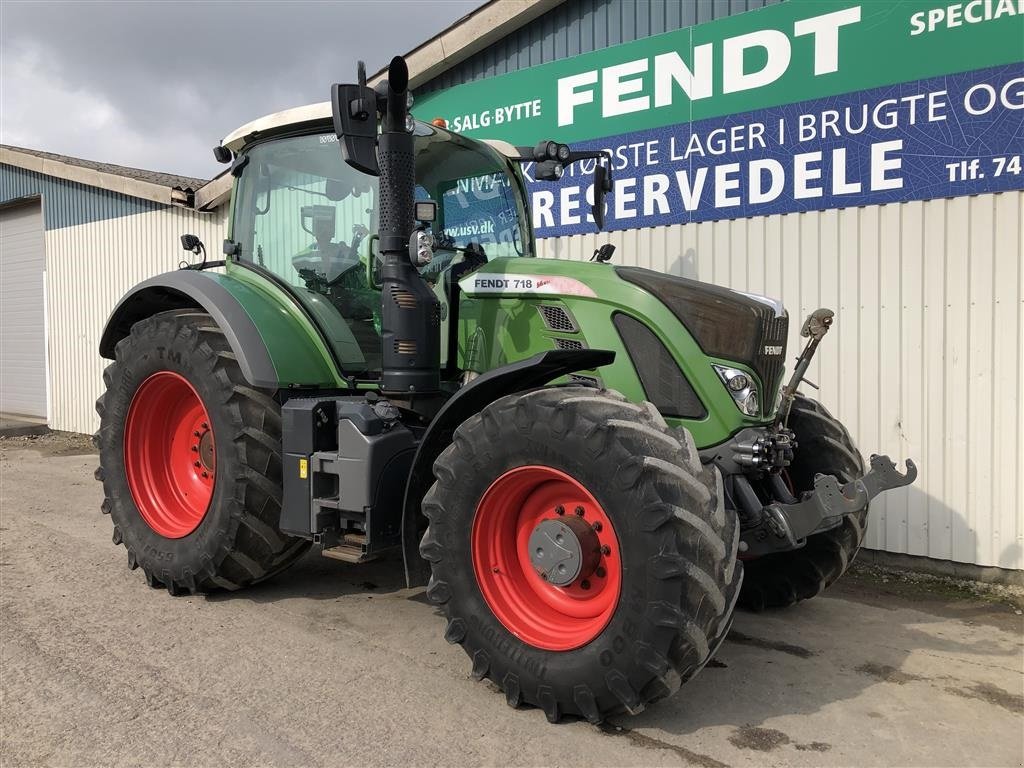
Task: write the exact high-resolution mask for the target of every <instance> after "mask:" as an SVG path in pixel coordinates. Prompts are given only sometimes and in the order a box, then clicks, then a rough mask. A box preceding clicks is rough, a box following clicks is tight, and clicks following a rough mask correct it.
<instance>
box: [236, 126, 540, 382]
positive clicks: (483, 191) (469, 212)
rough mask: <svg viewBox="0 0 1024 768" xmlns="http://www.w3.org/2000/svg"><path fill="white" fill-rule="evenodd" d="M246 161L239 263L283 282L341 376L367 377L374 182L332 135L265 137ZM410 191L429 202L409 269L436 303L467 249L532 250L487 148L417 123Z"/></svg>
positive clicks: (508, 181) (376, 355)
mask: <svg viewBox="0 0 1024 768" xmlns="http://www.w3.org/2000/svg"><path fill="white" fill-rule="evenodd" d="M246 157H247V158H248V162H247V164H246V165H245V167H244V168H243V170H242V175H241V178H240V179H239V181H238V183H237V185H236V188H235V199H234V212H233V217H232V222H231V238H232V240H233V241H234V242H235V244H236V246H237V248H238V249H239V250H238V254H239V259H240V260H241V261H244V262H247V263H249V264H252V265H255V266H257V267H260V268H262V269H265V270H267V271H269V272H272V273H273V274H274V275H276V276H277V277H279V278H280V279H282V280H283V281H284V282H285V283H287V284H288V285H289V286H290V287H291V288H292V290H293V292H294V293H295V294H296V295H297V296H298V298H299V300H300V301H301V302H302V303H303V304H304V305H305V306H306V308H307V309H308V310H309V311H310V313H311V314H312V315H313V316H314V317H315V319H316V320H317V323H318V325H319V326H320V327H321V330H322V331H323V332H324V335H325V337H327V340H328V342H329V343H330V344H331V345H332V346H333V348H334V350H335V352H336V354H337V356H338V359H339V362H340V363H341V365H342V367H343V368H344V369H345V372H346V373H349V374H355V375H359V374H366V375H373V374H375V373H376V372H379V370H380V291H379V286H378V285H377V284H376V281H377V280H378V279H379V278H378V276H377V270H376V266H377V256H376V250H377V249H376V245H377V236H376V235H377V213H378V211H377V208H378V181H379V180H378V179H377V178H376V177H374V176H368V175H365V174H362V173H359V172H358V171H356V170H354V169H352V168H351V167H349V166H348V165H347V164H346V163H345V162H344V161H343V160H342V157H341V150H340V148H339V147H338V140H337V137H336V136H335V135H334V134H333V133H317V134H311V135H306V136H293V137H288V138H281V139H275V140H272V141H268V142H265V143H262V144H257V145H255V146H253V147H252V148H251V149H250V150H249V151H248V152H246ZM416 196H417V199H431V200H435V201H437V204H438V212H437V220H436V221H435V222H434V223H433V224H432V225H431V229H432V232H433V234H434V239H435V242H436V246H435V256H434V260H433V261H432V262H431V263H430V264H428V265H427V266H426V267H424V268H423V269H421V273H422V274H423V276H424V278H425V279H426V280H427V281H428V282H430V283H432V284H434V285H435V290H436V291H437V292H438V295H439V298H440V299H441V300H442V302H446V301H447V298H446V295H445V294H444V291H442V290H441V287H442V286H443V284H444V280H443V275H444V273H445V272H446V271H447V270H448V269H450V268H451V267H452V266H454V265H456V264H458V263H460V262H461V261H463V260H464V257H465V249H466V248H467V247H468V246H471V245H474V244H475V245H479V246H481V247H482V249H483V253H484V255H485V257H486V259H488V260H489V259H492V258H499V257H509V256H528V255H532V252H531V251H532V242H531V240H530V236H531V235H530V230H529V228H528V227H527V224H526V222H527V221H528V219H527V218H526V211H525V208H524V205H523V201H524V199H525V193H524V191H523V187H522V179H521V177H519V175H518V174H517V173H516V172H515V171H514V170H513V168H512V166H511V164H510V163H508V162H507V161H506V160H505V159H504V158H503V157H502V156H500V155H499V154H498V153H496V152H495V151H493V150H492V149H491V148H490V147H487V146H486V145H481V144H478V143H475V142H470V141H468V140H466V139H464V138H462V137H460V136H457V135H454V134H450V133H447V132H445V131H438V130H435V129H434V128H432V127H431V126H427V125H424V124H422V123H419V124H417V132H416ZM472 250H473V249H471V251H472ZM443 314H447V313H443ZM442 347H443V345H442ZM445 357H446V355H445V354H444V353H442V358H445Z"/></svg>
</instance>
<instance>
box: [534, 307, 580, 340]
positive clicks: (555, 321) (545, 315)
mask: <svg viewBox="0 0 1024 768" xmlns="http://www.w3.org/2000/svg"><path fill="white" fill-rule="evenodd" d="M537 311H538V312H540V316H541V318H542V319H543V320H544V325H546V326H547V327H548V328H549V329H550V330H552V331H558V332H559V333H576V332H577V331H578V330H579V328H578V327H577V326H576V323H575V321H574V320H573V319H572V316H571V315H570V314H569V313H568V312H567V311H566V310H564V309H562V307H558V306H555V305H552V304H541V305H540V306H538V307H537Z"/></svg>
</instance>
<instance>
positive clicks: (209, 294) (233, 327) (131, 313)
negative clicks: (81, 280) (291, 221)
mask: <svg viewBox="0 0 1024 768" xmlns="http://www.w3.org/2000/svg"><path fill="white" fill-rule="evenodd" d="M186 307H195V308H197V309H202V310H203V311H204V312H207V313H208V314H209V315H210V316H211V317H212V318H213V320H214V321H215V322H216V323H217V326H218V327H219V328H220V330H221V331H223V333H224V335H225V337H226V339H227V342H228V344H229V345H230V346H231V351H232V352H234V354H235V358H236V359H237V361H238V365H239V367H240V368H241V371H242V375H243V376H244V377H245V380H246V381H247V382H249V383H250V384H252V385H253V386H255V387H263V388H267V389H279V388H282V387H288V386H292V385H301V386H311V387H335V386H339V385H343V380H341V379H340V377H338V376H337V375H336V374H335V371H334V367H333V365H332V363H331V361H330V359H329V356H328V353H327V352H326V349H325V348H324V347H323V345H322V343H319V344H318V343H317V341H318V340H317V339H316V338H315V336H314V335H313V334H315V331H314V332H313V333H311V332H310V329H309V328H308V327H307V325H308V324H304V323H303V322H302V321H301V320H300V319H299V318H298V317H296V313H295V312H294V311H289V310H291V307H282V306H281V302H280V301H279V300H278V299H277V298H275V297H274V296H273V295H272V294H271V293H270V292H269V291H268V292H264V291H261V290H258V289H257V288H256V287H254V286H253V285H250V284H249V283H248V282H242V281H240V280H237V279H234V278H232V277H230V276H229V275H220V274H216V273H212V272H197V271H193V270H184V269H183V270H178V271H176V272H167V273H165V274H162V275H157V276H156V277H152V278H150V279H149V280H145V281H143V282H141V283H139V284H138V285H136V286H135V287H134V288H132V289H131V290H130V291H129V292H128V293H127V294H126V295H125V297H124V298H123V299H121V301H120V302H118V304H117V306H116V307H115V308H114V311H113V312H112V313H111V314H110V318H109V319H108V320H107V324H106V326H105V327H104V329H103V336H102V337H101V339H100V349H99V351H100V355H101V356H103V357H105V358H109V359H111V360H112V359H114V350H115V348H116V346H117V343H118V342H119V341H121V339H123V338H125V337H126V336H127V335H128V334H129V333H130V332H131V328H132V326H133V325H134V324H135V323H137V322H138V321H140V320H143V319H145V318H147V317H150V316H151V315H154V314H156V313H158V312H164V311H167V310H171V309H180V308H186ZM282 310H284V311H282Z"/></svg>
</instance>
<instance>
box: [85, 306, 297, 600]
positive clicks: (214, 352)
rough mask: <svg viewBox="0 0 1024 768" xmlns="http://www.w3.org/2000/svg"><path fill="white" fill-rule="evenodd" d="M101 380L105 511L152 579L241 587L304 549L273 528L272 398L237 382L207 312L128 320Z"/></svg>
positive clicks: (276, 485)
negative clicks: (126, 330)
mask: <svg viewBox="0 0 1024 768" xmlns="http://www.w3.org/2000/svg"><path fill="white" fill-rule="evenodd" d="M103 378H104V383H105V384H106V387H107V390H106V392H105V393H104V395H103V396H102V397H101V398H100V399H99V400H98V401H97V403H96V410H97V412H98V413H99V414H100V430H99V432H98V433H97V434H96V443H97V446H98V448H99V449H100V468H99V469H98V470H97V472H96V476H97V478H98V479H100V480H102V481H103V490H104V496H105V498H104V500H103V506H102V510H103V511H104V512H106V513H109V514H110V516H111V518H112V521H113V523H114V534H113V539H114V543H115V544H124V546H125V548H126V549H127V550H128V564H129V566H130V567H131V568H133V569H134V568H137V567H139V566H141V567H142V569H143V571H144V572H145V574H146V580H147V581H148V582H149V584H150V585H151V586H154V587H166V588H167V589H168V591H170V592H171V593H172V594H177V593H179V592H206V591H211V590H215V589H238V588H239V587H243V586H246V585H249V584H253V583H255V582H258V581H261V580H263V579H266V578H268V577H270V576H272V575H273V574H275V573H277V572H279V571H281V570H283V569H284V568H286V567H287V566H289V565H290V564H291V563H293V562H294V561H295V560H296V559H297V558H298V557H299V556H300V555H301V554H302V553H303V552H305V550H306V549H307V548H308V546H309V544H308V542H306V541H305V540H303V539H296V538H293V537H290V536H286V535H284V534H282V533H281V532H280V531H278V530H277V524H278V519H279V516H280V508H281V454H280V450H281V449H280V440H281V415H280V406H279V405H278V404H277V402H276V401H275V400H274V399H273V397H272V396H271V393H269V392H267V391H264V390H259V389H254V388H252V387H250V386H249V385H248V384H247V383H246V382H245V380H244V379H243V377H242V375H241V371H240V369H239V367H238V363H237V362H236V360H235V357H234V355H233V354H232V352H231V350H230V347H229V346H228V344H227V342H226V340H225V338H224V335H223V333H222V332H221V331H220V329H219V328H218V327H217V326H216V324H215V322H214V321H213V319H212V318H211V317H210V316H209V315H207V314H205V313H202V312H198V311H195V310H175V311H172V312H163V313H160V314H157V315H154V316H153V317H150V318H148V319H146V320H142V321H140V322H138V323H136V324H135V326H134V327H133V328H132V332H131V334H130V335H129V336H127V337H126V338H124V339H123V340H122V341H121V342H120V343H119V344H118V345H117V350H116V361H115V362H114V363H113V364H112V365H110V366H109V367H108V368H107V370H106V371H105V372H104V375H103Z"/></svg>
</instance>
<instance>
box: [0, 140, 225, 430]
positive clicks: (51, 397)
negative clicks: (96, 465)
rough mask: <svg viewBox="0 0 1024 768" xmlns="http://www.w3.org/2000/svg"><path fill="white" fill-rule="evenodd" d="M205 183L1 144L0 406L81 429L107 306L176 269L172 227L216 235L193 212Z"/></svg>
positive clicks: (210, 220)
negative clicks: (141, 283)
mask: <svg viewBox="0 0 1024 768" xmlns="http://www.w3.org/2000/svg"><path fill="white" fill-rule="evenodd" d="M205 184H206V182H205V181H204V180H202V179H191V178H187V177H183V176H173V175H170V174H162V173H155V172H152V171H143V170H139V169H136V168H124V167H121V166H116V165H108V164H103V163H94V162H89V161H87V160H79V159H77V158H71V157H64V156H61V155H54V154H51V153H48V152H37V151H35V150H28V149H19V148H15V147H6V146H4V147H0V254H2V255H0V270H2V271H0V333H2V343H0V377H2V378H0V412H2V413H4V414H7V415H17V416H20V417H23V418H25V417H27V418H28V419H32V420H38V421H42V422H46V423H48V424H49V426H50V427H51V428H52V429H58V430H66V431H70V432H83V433H87V434H92V433H93V432H94V431H95V430H96V429H97V428H98V426H99V417H98V416H97V415H96V410H95V402H96V398H97V397H98V396H99V395H100V393H101V391H102V375H103V368H104V367H105V362H106V361H104V360H103V359H102V358H100V357H99V356H98V354H97V351H96V350H97V349H98V347H99V338H100V333H101V332H102V330H103V324H104V322H105V321H106V318H107V315H108V314H109V313H110V310H111V308H112V307H113V306H114V305H115V304H116V303H117V301H118V300H119V299H120V298H121V296H122V295H123V294H124V293H125V291H127V289H128V288H130V287H131V286H132V285H134V284H136V283H138V282H141V281H142V280H145V279H146V278H147V277H152V276H153V275H156V274H159V273H161V272H167V271H169V270H172V269H176V268H177V267H178V264H179V263H180V262H181V260H182V256H183V254H182V250H181V245H180V242H179V239H178V238H179V236H180V235H181V234H182V233H184V232H193V233H195V234H197V235H199V236H200V237H201V238H202V239H203V240H204V242H207V243H219V242H220V241H221V240H222V239H223V237H224V216H225V213H224V212H223V211H219V210H218V211H215V212H212V213H199V212H197V211H196V210H195V209H194V205H195V195H194V193H195V190H197V189H199V188H200V187H202V186H203V185H205Z"/></svg>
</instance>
